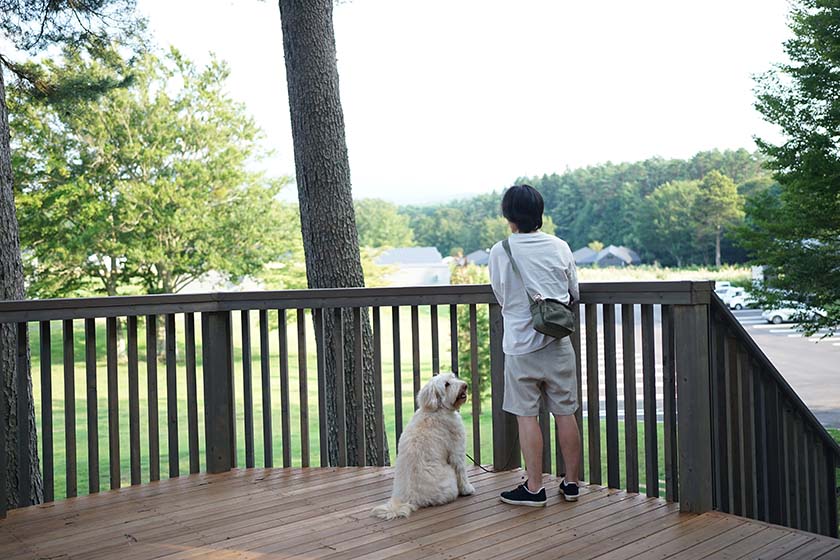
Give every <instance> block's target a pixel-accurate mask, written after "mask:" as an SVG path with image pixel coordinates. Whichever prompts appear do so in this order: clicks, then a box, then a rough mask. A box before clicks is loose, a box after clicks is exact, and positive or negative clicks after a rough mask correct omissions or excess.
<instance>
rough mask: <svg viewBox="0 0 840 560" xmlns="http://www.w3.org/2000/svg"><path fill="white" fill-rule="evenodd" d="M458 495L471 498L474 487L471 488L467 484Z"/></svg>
mask: <svg viewBox="0 0 840 560" xmlns="http://www.w3.org/2000/svg"><path fill="white" fill-rule="evenodd" d="M458 493H459V494H461V495H462V496H472V495H473V494H475V487H473V485H472V484H470V483H469V482H467V483H466V484H465V485H464V486H462V487H461V488H460V490H459V491H458Z"/></svg>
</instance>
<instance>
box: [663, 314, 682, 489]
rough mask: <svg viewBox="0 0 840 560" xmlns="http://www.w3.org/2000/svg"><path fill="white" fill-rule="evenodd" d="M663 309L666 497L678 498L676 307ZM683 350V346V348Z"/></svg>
mask: <svg viewBox="0 0 840 560" xmlns="http://www.w3.org/2000/svg"><path fill="white" fill-rule="evenodd" d="M661 311H662V412H663V416H664V423H663V428H664V432H665V441H664V452H665V499H666V500H668V501H669V502H678V501H679V499H680V492H679V484H680V483H679V469H680V466H679V457H678V455H679V448H678V446H677V397H676V361H675V360H676V356H675V352H674V309H673V307H671V306H670V305H663V306H662V308H661ZM681 350H682V349H681Z"/></svg>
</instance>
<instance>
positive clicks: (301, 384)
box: [296, 309, 309, 467]
mask: <svg viewBox="0 0 840 560" xmlns="http://www.w3.org/2000/svg"><path fill="white" fill-rule="evenodd" d="M296 318H297V344H298V390H299V391H300V466H301V467H308V466H309V385H308V381H309V380H308V379H307V375H308V373H307V370H306V369H307V368H306V313H305V312H304V310H303V309H298V310H297V317H296Z"/></svg>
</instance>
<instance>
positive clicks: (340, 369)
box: [333, 307, 347, 467]
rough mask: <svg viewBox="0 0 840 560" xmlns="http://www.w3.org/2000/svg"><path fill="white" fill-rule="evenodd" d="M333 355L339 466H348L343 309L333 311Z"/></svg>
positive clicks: (338, 308)
mask: <svg viewBox="0 0 840 560" xmlns="http://www.w3.org/2000/svg"><path fill="white" fill-rule="evenodd" d="M333 313H334V315H333V355H334V356H335V417H336V418H335V420H336V424H337V425H338V466H339V467H346V466H347V411H346V400H345V385H344V383H345V380H344V324H343V322H342V315H343V314H342V312H341V308H340V307H337V308H335V310H334V311H333Z"/></svg>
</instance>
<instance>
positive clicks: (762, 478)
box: [752, 362, 776, 521]
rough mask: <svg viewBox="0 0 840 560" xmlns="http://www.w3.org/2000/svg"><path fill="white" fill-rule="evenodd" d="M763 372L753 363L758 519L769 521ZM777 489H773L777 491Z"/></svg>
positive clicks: (769, 490) (756, 511)
mask: <svg viewBox="0 0 840 560" xmlns="http://www.w3.org/2000/svg"><path fill="white" fill-rule="evenodd" d="M761 373H762V372H761V370H760V369H759V368H758V366H757V364H755V363H754V362H753V363H752V391H753V407H754V408H753V422H754V427H755V453H754V454H753V458H754V461H755V474H756V478H755V497H756V509H755V515H756V519H759V520H761V521H767V519H768V512H767V495H768V494H769V493H770V492H771V489H770V488H768V487H767V470H768V467H767V463H768V456H767V412H766V409H765V404H766V403H765V395H764V385H763V383H762V382H761V378H762V375H761ZM775 490H776V489H775V488H774V489H772V491H775Z"/></svg>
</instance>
